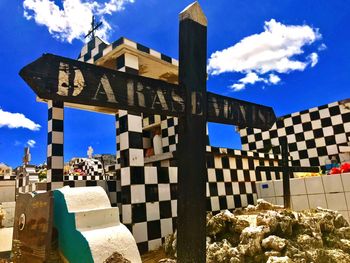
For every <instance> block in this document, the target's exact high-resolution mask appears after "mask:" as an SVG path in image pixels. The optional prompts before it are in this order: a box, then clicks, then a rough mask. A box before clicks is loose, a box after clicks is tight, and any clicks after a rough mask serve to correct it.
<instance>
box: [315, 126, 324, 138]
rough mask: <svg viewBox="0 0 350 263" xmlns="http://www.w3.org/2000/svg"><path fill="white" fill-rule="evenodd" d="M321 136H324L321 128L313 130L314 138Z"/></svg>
mask: <svg viewBox="0 0 350 263" xmlns="http://www.w3.org/2000/svg"><path fill="white" fill-rule="evenodd" d="M323 136H324V135H323V130H322V129H321V128H320V129H316V130H314V137H315V138H322V137H323Z"/></svg>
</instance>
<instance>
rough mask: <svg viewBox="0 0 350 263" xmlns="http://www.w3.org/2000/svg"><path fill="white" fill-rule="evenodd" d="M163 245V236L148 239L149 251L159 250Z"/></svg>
mask: <svg viewBox="0 0 350 263" xmlns="http://www.w3.org/2000/svg"><path fill="white" fill-rule="evenodd" d="M161 246H162V239H161V238H157V239H152V240H150V241H148V250H149V251H152V250H157V249H159V248H160V247H161Z"/></svg>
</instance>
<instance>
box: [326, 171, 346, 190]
mask: <svg viewBox="0 0 350 263" xmlns="http://www.w3.org/2000/svg"><path fill="white" fill-rule="evenodd" d="M322 180H323V186H324V190H325V192H326V193H338V192H343V191H344V190H343V184H342V181H341V177H340V175H323V176H322Z"/></svg>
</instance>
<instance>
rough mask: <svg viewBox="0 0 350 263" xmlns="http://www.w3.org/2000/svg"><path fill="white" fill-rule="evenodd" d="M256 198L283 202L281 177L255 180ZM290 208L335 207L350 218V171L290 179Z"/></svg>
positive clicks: (278, 202)
mask: <svg viewBox="0 0 350 263" xmlns="http://www.w3.org/2000/svg"><path fill="white" fill-rule="evenodd" d="M256 188H257V194H258V198H262V199H264V200H266V201H268V202H271V203H273V204H278V205H283V183H282V180H272V181H264V182H256ZM290 191H291V205H292V209H294V210H297V211H298V210H299V211H300V210H304V209H310V208H317V207H318V206H320V207H323V208H328V209H332V210H337V211H339V212H340V213H342V214H343V215H344V217H345V218H346V219H347V220H348V221H349V219H350V173H345V174H341V175H323V176H316V177H306V178H293V179H290Z"/></svg>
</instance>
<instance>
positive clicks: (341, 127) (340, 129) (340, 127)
mask: <svg viewBox="0 0 350 263" xmlns="http://www.w3.org/2000/svg"><path fill="white" fill-rule="evenodd" d="M333 131H334V134H342V133H345V129H344V124H337V125H334V126H333Z"/></svg>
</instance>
